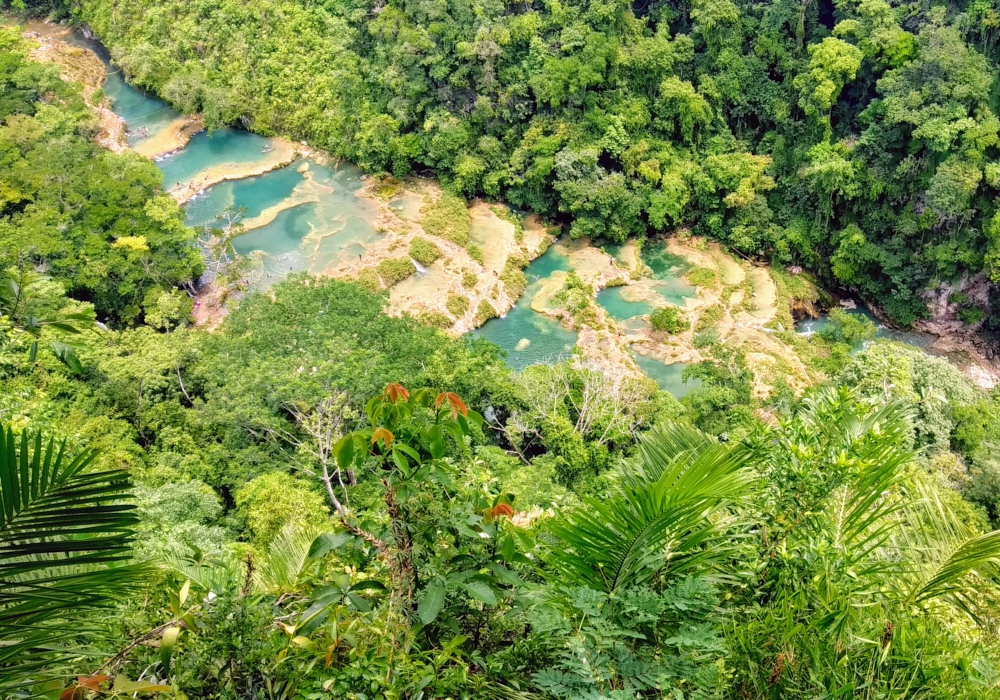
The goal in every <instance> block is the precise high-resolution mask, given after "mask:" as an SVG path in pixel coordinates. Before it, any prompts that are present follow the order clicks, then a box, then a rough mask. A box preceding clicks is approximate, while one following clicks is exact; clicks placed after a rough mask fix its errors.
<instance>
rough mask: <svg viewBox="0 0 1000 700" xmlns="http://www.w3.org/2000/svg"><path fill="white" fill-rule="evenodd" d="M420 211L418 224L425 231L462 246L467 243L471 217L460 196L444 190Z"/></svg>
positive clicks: (470, 228)
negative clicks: (436, 198) (434, 200)
mask: <svg viewBox="0 0 1000 700" xmlns="http://www.w3.org/2000/svg"><path fill="white" fill-rule="evenodd" d="M421 213H422V218H421V219H420V225H421V226H423V229H424V231H426V232H427V233H429V234H431V235H432V236H440V237H441V238H443V239H445V240H447V241H451V242H452V243H455V244H457V245H460V246H463V247H465V246H467V245H468V244H469V232H470V231H471V230H472V218H471V217H470V216H469V211H468V209H466V206H465V200H464V199H462V198H461V197H458V196H456V195H454V194H452V193H451V192H448V191H444V192H442V193H441V196H440V197H439V198H438V200H437V201H436V202H433V203H432V204H427V205H425V206H424V208H423V209H422V210H421Z"/></svg>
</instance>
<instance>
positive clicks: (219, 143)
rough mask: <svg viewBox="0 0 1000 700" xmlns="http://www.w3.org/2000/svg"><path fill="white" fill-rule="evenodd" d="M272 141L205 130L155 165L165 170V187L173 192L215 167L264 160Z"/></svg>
mask: <svg viewBox="0 0 1000 700" xmlns="http://www.w3.org/2000/svg"><path fill="white" fill-rule="evenodd" d="M270 142H271V139H269V138H266V137H264V136H258V135H257V134H251V133H250V132H249V131H240V130H238V129H218V130H217V131H214V132H213V133H212V134H209V133H208V132H207V131H202V132H201V133H198V134H195V135H194V136H193V137H191V141H190V142H188V145H187V146H185V147H184V148H183V149H182V150H180V151H177V152H176V153H174V154H173V155H169V156H167V157H165V158H160V159H159V160H157V163H156V164H157V165H158V166H159V168H160V170H162V171H163V187H164V188H165V189H170V188H171V187H173V186H174V185H177V184H179V183H182V182H188V181H189V180H192V179H193V178H194V177H195V176H196V175H197V174H198V173H200V172H202V171H203V170H207V169H208V168H211V167H213V166H216V165H222V164H223V163H238V164H243V163H256V162H257V161H261V160H264V159H265V154H264V152H263V149H264V147H265V146H267V145H268V144H270ZM261 177H263V176H261Z"/></svg>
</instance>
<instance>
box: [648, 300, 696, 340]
mask: <svg viewBox="0 0 1000 700" xmlns="http://www.w3.org/2000/svg"><path fill="white" fill-rule="evenodd" d="M649 325H650V326H652V327H653V330H654V331H666V332H667V333H671V334H674V333H681V332H683V331H686V330H687V329H688V327H689V326H688V322H687V321H686V320H684V314H682V313H681V310H680V309H678V308H677V307H676V306H664V307H661V308H659V309H655V310H654V311H653V313H651V314H650V315H649Z"/></svg>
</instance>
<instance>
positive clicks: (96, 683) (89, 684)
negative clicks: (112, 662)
mask: <svg viewBox="0 0 1000 700" xmlns="http://www.w3.org/2000/svg"><path fill="white" fill-rule="evenodd" d="M108 678H109V676H77V679H76V684H77V685H78V686H80V687H81V688H86V689H87V690H100V688H101V683H103V682H104V681H106V680H108Z"/></svg>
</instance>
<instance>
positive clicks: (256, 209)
mask: <svg viewBox="0 0 1000 700" xmlns="http://www.w3.org/2000/svg"><path fill="white" fill-rule="evenodd" d="M298 166H299V162H295V163H292V164H291V165H289V166H286V167H284V168H281V169H280V170H274V171H272V172H269V173H266V174H264V175H260V176H258V177H248V178H245V179H243V180H229V181H227V182H220V183H219V184H218V185H215V186H214V187H212V188H211V189H209V190H208V191H207V192H205V193H203V194H200V195H197V196H195V197H193V198H191V199H190V200H189V201H188V203H187V205H186V206H185V209H186V210H187V223H188V226H194V227H197V228H201V227H202V226H212V225H215V220H216V219H215V217H216V216H218V215H219V214H221V213H222V212H224V211H225V210H226V209H228V208H239V207H245V208H246V212H245V214H244V216H245V218H247V219H252V218H254V217H256V216H260V214H261V213H262V212H263V211H264V210H265V209H267V208H269V207H273V206H275V205H278V204H280V203H281V202H283V201H284V200H286V199H288V198H289V197H290V196H291V195H292V191H293V190H294V189H295V187H296V185H299V184H301V183H302V180H303V177H302V173H300V172H298V170H297V168H298Z"/></svg>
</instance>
